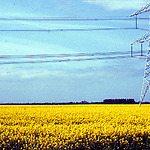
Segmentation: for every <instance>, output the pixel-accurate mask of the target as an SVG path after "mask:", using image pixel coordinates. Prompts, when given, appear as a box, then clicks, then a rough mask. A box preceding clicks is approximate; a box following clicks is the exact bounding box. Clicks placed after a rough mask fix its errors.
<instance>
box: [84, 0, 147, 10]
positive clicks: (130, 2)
mask: <svg viewBox="0 0 150 150" xmlns="http://www.w3.org/2000/svg"><path fill="white" fill-rule="evenodd" d="M83 1H84V2H88V3H91V4H96V5H100V6H102V7H104V8H106V9H107V10H130V9H134V10H137V9H140V8H141V7H143V6H145V5H146V4H147V3H149V1H148V0H137V1H136V0H83Z"/></svg>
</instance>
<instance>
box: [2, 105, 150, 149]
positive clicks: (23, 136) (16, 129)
mask: <svg viewBox="0 0 150 150" xmlns="http://www.w3.org/2000/svg"><path fill="white" fill-rule="evenodd" d="M0 149H150V105H146V104H145V105H142V106H141V107H140V108H139V107H138V105H136V104H134V105H115V104H114V105H104V104H102V105H1V106H0Z"/></svg>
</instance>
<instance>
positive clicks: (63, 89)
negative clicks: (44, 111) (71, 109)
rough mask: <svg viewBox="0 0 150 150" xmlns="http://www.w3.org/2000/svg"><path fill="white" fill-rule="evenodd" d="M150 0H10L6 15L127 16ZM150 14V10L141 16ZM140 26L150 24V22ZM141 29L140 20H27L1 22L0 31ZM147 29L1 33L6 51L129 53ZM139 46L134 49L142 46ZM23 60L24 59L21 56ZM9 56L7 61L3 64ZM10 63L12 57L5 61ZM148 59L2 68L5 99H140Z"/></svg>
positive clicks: (1, 50)
mask: <svg viewBox="0 0 150 150" xmlns="http://www.w3.org/2000/svg"><path fill="white" fill-rule="evenodd" d="M148 2H149V1H147V0H138V1H135V0H130V1H128V0H112V1H110V0H76V1H73V0H36V1H31V0H22V1H20V0H7V1H3V2H1V3H0V5H1V10H0V18H10V19H12V18H42V17H45V18H47V17H49V18H59V17H60V18H61V17H63V18H112V17H114V18H115V17H116V18H117V17H126V16H129V15H130V14H132V13H133V12H135V11H136V10H138V9H140V8H141V7H143V6H145V5H146V4H147V3H148ZM139 17H149V13H146V14H142V15H139ZM138 26H139V27H141V28H149V22H148V20H139V21H138ZM109 27H135V20H134V21H95V22H94V21H87V22H86V21H76V22H73V21H72V22H71V21H55V22H48V21H47V22H44V21H43V22H38V21H21V20H17V21H16V20H15V21H14V20H0V29H4V30H5V29H6V30H7V29H8V30H9V29H37V30H41V29H60V28H64V29H69V28H71V29H76V28H109ZM145 33H146V31H143V30H113V31H84V32H77V31H68V32H67V31H66V32H0V39H1V41H0V47H1V48H0V55H36V54H63V53H64V54H72V53H95V52H116V51H121V52H125V51H129V50H130V43H131V42H133V41H135V40H136V39H137V38H138V37H140V36H142V35H143V34H145ZM143 46H144V49H145V50H146V49H147V44H144V45H143ZM139 49H140V45H135V46H134V50H136V51H137V50H139ZM20 60H22V59H20ZM2 61H3V60H2V59H1V60H0V62H2ZM4 61H7V59H6V60H4ZM144 67H145V59H138V58H126V59H115V60H97V61H71V62H57V63H43V64H16V65H15V64H10V65H1V66H0V70H1V72H0V84H1V86H0V93H1V94H0V102H68V101H75V102H77V101H82V100H86V101H89V102H91V101H103V100H104V99H106V98H134V99H135V100H136V101H139V98H140V93H141V88H142V83H143V75H144ZM149 93H150V92H148V93H147V96H146V98H145V101H149V98H150V94H149Z"/></svg>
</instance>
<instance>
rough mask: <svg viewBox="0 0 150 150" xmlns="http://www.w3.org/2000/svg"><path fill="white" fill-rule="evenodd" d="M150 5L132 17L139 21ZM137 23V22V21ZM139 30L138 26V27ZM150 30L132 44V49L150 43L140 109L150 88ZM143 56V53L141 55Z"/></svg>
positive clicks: (149, 44)
mask: <svg viewBox="0 0 150 150" xmlns="http://www.w3.org/2000/svg"><path fill="white" fill-rule="evenodd" d="M149 8H150V3H149V4H147V5H146V6H145V7H142V8H141V9H140V10H138V11H137V12H135V13H134V14H132V15H130V16H131V17H132V16H136V20H137V15H138V14H142V13H145V12H149V11H150V9H149ZM136 22H137V21H136ZM136 28H137V25H136ZM149 36H150V30H149V31H148V32H147V33H146V34H145V35H143V36H142V37H140V38H139V39H137V40H136V41H135V42H133V43H131V48H132V45H133V44H139V43H141V45H142V43H144V42H148V49H147V56H146V64H145V72H144V79H143V86H142V91H141V97H140V102H139V107H140V106H141V103H142V101H143V100H144V97H145V95H146V93H147V91H148V89H149V87H150V38H149ZM141 54H142V53H141Z"/></svg>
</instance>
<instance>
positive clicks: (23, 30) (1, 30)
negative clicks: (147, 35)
mask: <svg viewBox="0 0 150 150" xmlns="http://www.w3.org/2000/svg"><path fill="white" fill-rule="evenodd" d="M133 29H140V28H93V29H92V28H91V29H43V30H34V29H10V30H7V29H0V32H60V31H100V30H101V31H102V30H106V31H108V30H133Z"/></svg>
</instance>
